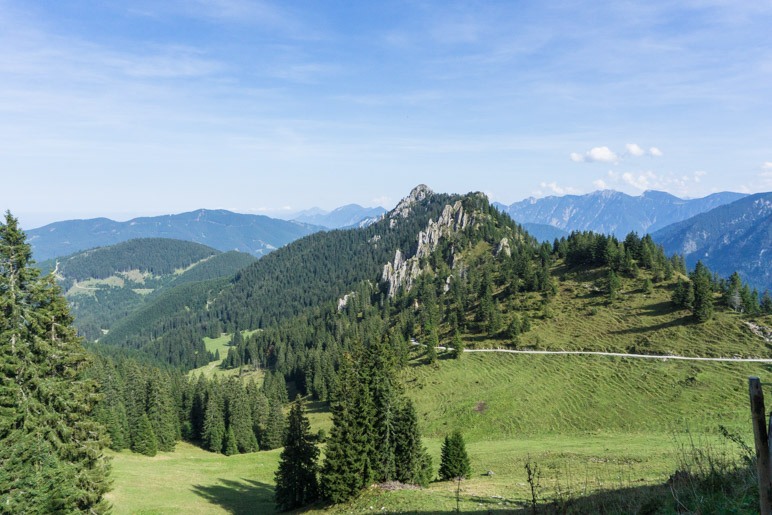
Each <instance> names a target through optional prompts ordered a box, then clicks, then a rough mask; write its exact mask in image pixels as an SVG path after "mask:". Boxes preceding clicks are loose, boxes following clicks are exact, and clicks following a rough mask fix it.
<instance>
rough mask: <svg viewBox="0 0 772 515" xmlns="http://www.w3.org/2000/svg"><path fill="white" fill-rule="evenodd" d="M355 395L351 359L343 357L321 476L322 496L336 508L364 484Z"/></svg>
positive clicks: (363, 462) (355, 377)
mask: <svg viewBox="0 0 772 515" xmlns="http://www.w3.org/2000/svg"><path fill="white" fill-rule="evenodd" d="M359 395H360V394H359V385H358V381H357V374H356V370H355V369H354V363H353V359H352V358H351V356H350V355H346V356H344V359H343V361H342V363H341V368H340V370H339V375H338V390H337V392H336V401H335V402H334V403H333V404H332V430H331V431H330V436H329V438H328V439H327V448H326V449H325V459H324V466H323V467H322V474H321V489H322V495H323V496H324V497H325V498H326V499H327V500H329V501H331V502H333V503H336V504H337V503H341V502H344V501H347V500H349V499H351V498H352V497H354V496H355V495H356V494H357V493H358V492H359V491H360V490H361V489H362V488H364V487H365V484H366V480H364V474H365V458H366V456H365V453H364V452H363V449H362V446H361V442H360V438H361V435H360V434H359V432H360V430H361V428H360V427H359V423H358V420H359V416H360V414H359V413H358V411H357V407H358V402H357V399H356V397H357V396H359Z"/></svg>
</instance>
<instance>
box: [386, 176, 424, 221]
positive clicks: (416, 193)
mask: <svg viewBox="0 0 772 515" xmlns="http://www.w3.org/2000/svg"><path fill="white" fill-rule="evenodd" d="M433 194H434V192H433V191H432V190H431V188H429V186H427V185H426V184H419V185H418V186H416V187H415V188H413V190H412V191H411V192H410V195H408V196H407V197H405V198H403V199H402V200H400V202H399V204H397V207H395V208H394V209H392V210H391V212H390V213H389V218H391V219H392V224H391V226H392V227H393V226H394V220H395V219H397V218H407V217H408V216H410V208H411V207H413V205H415V204H416V203H418V202H421V201H422V200H424V199H425V198H426V197H428V196H430V195H433Z"/></svg>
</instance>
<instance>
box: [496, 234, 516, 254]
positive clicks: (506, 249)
mask: <svg viewBox="0 0 772 515" xmlns="http://www.w3.org/2000/svg"><path fill="white" fill-rule="evenodd" d="M502 252H503V253H504V255H505V256H507V257H512V248H511V247H510V246H509V238H502V240H501V241H500V242H499V244H498V246H497V247H496V255H497V256H498V255H499V254H501V253H502Z"/></svg>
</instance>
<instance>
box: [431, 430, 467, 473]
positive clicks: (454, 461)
mask: <svg viewBox="0 0 772 515" xmlns="http://www.w3.org/2000/svg"><path fill="white" fill-rule="evenodd" d="M441 460H442V461H441V462H440V471H439V474H440V479H441V480H442V481H450V480H453V479H457V478H462V479H464V478H468V477H469V476H470V474H471V473H472V469H471V466H470V464H469V456H468V455H467V453H466V445H465V444H464V437H463V436H462V435H461V432H460V431H454V432H453V433H452V434H450V435H448V436H446V437H445V441H444V442H443V444H442V452H441Z"/></svg>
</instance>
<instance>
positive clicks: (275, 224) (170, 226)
mask: <svg viewBox="0 0 772 515" xmlns="http://www.w3.org/2000/svg"><path fill="white" fill-rule="evenodd" d="M322 229H323V228H322V227H319V226H315V225H310V224H307V223H302V222H297V221H286V220H277V219H274V218H269V217H267V216H260V215H245V214H239V213H232V212H230V211H225V210H221V209H219V210H208V209H200V210H198V211H191V212H189V213H181V214H176V215H163V216H154V217H143V218H135V219H133V220H129V221H126V222H116V221H113V220H109V219H107V218H94V219H90V220H67V221H63V222H55V223H52V224H49V225H46V226H44V227H40V228H38V229H32V230H30V231H27V236H28V241H29V243H30V244H31V245H32V250H33V255H34V257H35V259H36V260H37V261H44V260H46V259H51V258H54V257H58V256H65V255H68V254H73V253H75V252H79V251H81V250H86V249H90V248H94V247H104V246H107V245H113V244H115V243H120V242H123V241H127V240H131V239H135V238H172V239H176V240H186V241H193V242H196V243H201V244H204V245H208V246H210V247H212V248H214V249H217V250H220V251H229V250H237V251H240V252H246V253H248V254H252V255H254V256H258V257H259V256H262V255H265V254H267V253H268V252H271V251H272V250H275V249H277V248H278V247H281V246H283V245H286V244H287V243H289V242H291V241H294V240H296V239H298V238H301V237H303V236H306V235H308V234H311V233H314V232H318V231H320V230H322Z"/></svg>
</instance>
